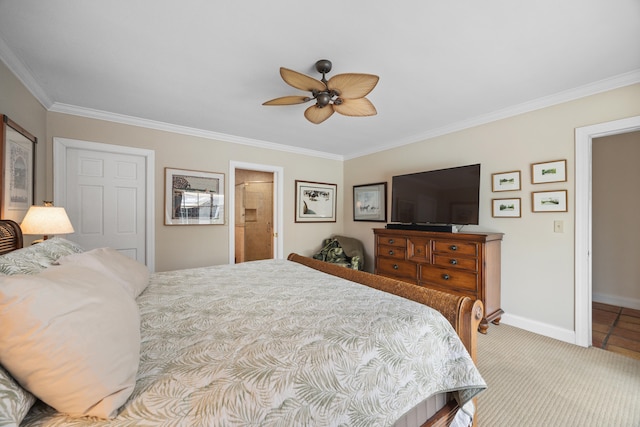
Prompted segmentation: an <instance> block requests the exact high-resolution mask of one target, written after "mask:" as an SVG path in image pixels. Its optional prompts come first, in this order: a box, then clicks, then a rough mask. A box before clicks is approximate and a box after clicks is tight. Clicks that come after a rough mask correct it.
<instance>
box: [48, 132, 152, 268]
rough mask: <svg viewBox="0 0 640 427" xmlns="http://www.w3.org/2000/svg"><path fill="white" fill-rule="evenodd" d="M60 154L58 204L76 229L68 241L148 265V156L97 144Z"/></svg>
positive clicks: (71, 148) (67, 148) (74, 148)
mask: <svg viewBox="0 0 640 427" xmlns="http://www.w3.org/2000/svg"><path fill="white" fill-rule="evenodd" d="M121 149H123V150H121ZM58 151H59V154H60V155H62V154H63V153H64V161H62V162H60V164H58V165H57V166H56V174H58V175H57V182H58V183H59V184H58V186H57V187H60V188H58V191H59V192H60V193H61V194H60V196H63V197H60V201H58V200H57V199H58V197H56V204H60V202H63V206H64V207H65V208H66V210H67V213H68V215H69V219H70V220H71V223H72V224H73V227H74V229H75V233H74V234H73V235H70V236H69V239H70V240H73V241H74V242H76V243H78V244H80V245H81V246H82V247H84V248H85V249H93V248H99V247H112V248H114V249H117V250H118V251H120V252H121V253H123V254H125V255H127V256H129V257H131V258H133V259H136V260H138V261H140V262H142V263H146V264H147V265H148V262H147V261H148V259H149V257H148V255H149V254H148V253H147V251H148V249H147V247H148V239H147V230H148V227H147V220H148V218H149V215H148V212H147V200H148V199H147V195H148V194H147V192H148V191H149V190H148V188H147V185H148V173H147V172H148V171H147V167H148V165H147V163H148V157H147V156H145V155H141V154H138V153H135V152H130V150H128V149H126V148H125V147H120V149H119V148H118V146H110V145H109V146H106V145H105V144H95V143H85V146H82V145H80V146H76V145H73V144H72V145H69V144H67V145H65V146H64V150H62V149H60V150H58ZM56 196H57V193H56Z"/></svg>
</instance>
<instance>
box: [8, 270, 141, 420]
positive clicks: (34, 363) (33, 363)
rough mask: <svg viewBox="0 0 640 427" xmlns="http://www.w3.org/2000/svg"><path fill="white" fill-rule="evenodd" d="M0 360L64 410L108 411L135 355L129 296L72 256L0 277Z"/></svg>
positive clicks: (120, 394) (135, 315)
mask: <svg viewBox="0 0 640 427" xmlns="http://www.w3.org/2000/svg"><path fill="white" fill-rule="evenodd" d="M0 325H2V327H1V328H0V364H2V365H3V366H4V367H5V368H6V369H7V371H9V373H10V374H11V375H12V376H13V378H15V379H16V380H17V381H18V382H19V383H20V384H21V385H22V386H23V387H24V388H25V389H26V390H28V391H30V392H31V393H33V394H34V395H35V396H36V397H38V398H40V399H41V400H43V401H44V402H45V403H47V404H48V405H50V406H52V407H53V408H55V409H56V410H58V411H59V412H63V413H66V414H69V415H71V416H85V415H92V416H96V417H100V418H111V417H114V416H115V415H116V414H117V412H118V408H120V407H121V406H122V405H123V404H124V403H125V401H126V400H127V398H128V397H129V396H130V395H131V393H132V391H133V388H134V385H135V379H136V373H137V370H138V364H139V360H140V316H139V312H138V306H137V304H136V302H135V301H134V300H133V299H131V298H129V297H128V296H127V293H126V291H125V290H124V289H123V288H122V287H121V286H119V285H118V284H117V283H115V282H114V280H113V279H111V278H110V277H108V276H106V275H104V274H102V273H100V272H98V271H96V270H93V269H90V268H87V267H83V266H77V265H73V264H69V265H61V266H52V267H49V268H47V269H46V270H44V271H43V272H41V273H39V274H37V275H14V276H3V277H0Z"/></svg>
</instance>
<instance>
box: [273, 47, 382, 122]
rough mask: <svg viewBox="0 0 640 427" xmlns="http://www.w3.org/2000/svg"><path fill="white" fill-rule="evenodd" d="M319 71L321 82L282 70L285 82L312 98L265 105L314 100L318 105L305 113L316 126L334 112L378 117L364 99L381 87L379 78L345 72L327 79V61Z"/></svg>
mask: <svg viewBox="0 0 640 427" xmlns="http://www.w3.org/2000/svg"><path fill="white" fill-rule="evenodd" d="M316 70H317V71H318V72H319V73H321V74H322V79H321V80H317V79H314V78H313V77H309V76H307V75H304V74H302V73H298V72H297V71H293V70H290V69H288V68H284V67H280V75H281V76H282V79H283V80H284V81H285V83H287V84H288V85H289V86H293V87H294V88H296V89H300V90H304V91H309V92H311V96H301V95H298V96H296V95H293V96H283V97H281V98H276V99H272V100H270V101H267V102H265V103H263V104H262V105H293V104H303V103H305V102H309V101H311V100H312V99H315V101H316V103H315V105H312V106H310V107H309V108H307V109H306V110H305V112H304V116H305V117H306V118H307V120H309V121H310V122H311V123H315V124H319V123H322V122H324V121H325V120H327V119H328V118H329V117H331V115H332V114H333V113H334V111H337V112H338V113H340V114H343V115H345V116H374V115H376V114H377V111H376V108H375V107H374V106H373V104H372V103H371V101H369V100H368V99H367V98H365V96H367V94H369V92H371V91H372V90H373V88H374V87H376V84H378V80H379V77H378V76H374V75H373V74H358V73H346V74H336V75H335V76H333V77H331V78H330V79H329V80H327V79H326V78H325V74H326V73H328V72H329V71H331V61H329V60H328V59H321V60H319V61H317V62H316Z"/></svg>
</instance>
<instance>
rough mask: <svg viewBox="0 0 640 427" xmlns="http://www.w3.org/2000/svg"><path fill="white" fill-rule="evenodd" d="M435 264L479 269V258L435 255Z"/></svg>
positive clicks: (475, 270) (472, 269) (463, 268)
mask: <svg viewBox="0 0 640 427" xmlns="http://www.w3.org/2000/svg"><path fill="white" fill-rule="evenodd" d="M433 265H437V266H439V267H445V268H460V269H462V270H470V271H473V272H477V271H478V258H460V257H456V256H455V254H454V255H439V254H434V255H433Z"/></svg>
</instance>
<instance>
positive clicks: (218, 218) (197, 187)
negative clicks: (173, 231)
mask: <svg viewBox="0 0 640 427" xmlns="http://www.w3.org/2000/svg"><path fill="white" fill-rule="evenodd" d="M164 175H165V184H164V186H165V196H164V200H165V202H164V203H165V216H164V224H165V225H202V224H224V174H222V173H216V172H202V171H191V170H182V169H173V168H165V169H164Z"/></svg>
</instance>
